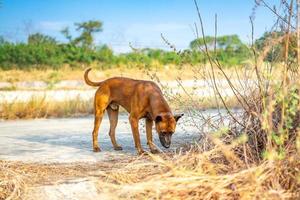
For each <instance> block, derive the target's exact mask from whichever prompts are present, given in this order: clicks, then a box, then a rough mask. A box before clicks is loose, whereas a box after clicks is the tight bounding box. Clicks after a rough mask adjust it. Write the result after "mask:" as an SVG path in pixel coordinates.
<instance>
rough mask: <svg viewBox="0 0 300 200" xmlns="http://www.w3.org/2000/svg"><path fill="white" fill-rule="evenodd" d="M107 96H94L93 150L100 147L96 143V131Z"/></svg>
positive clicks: (106, 102) (95, 150) (97, 150)
mask: <svg viewBox="0 0 300 200" xmlns="http://www.w3.org/2000/svg"><path fill="white" fill-rule="evenodd" d="M108 99H109V98H108V96H107V95H101V94H97V93H96V96H95V105H94V106H95V121H94V130H93V151H94V152H99V151H101V150H100V147H99V144H98V131H99V127H100V124H101V121H102V118H103V114H104V111H105V109H106V107H107V105H108Z"/></svg>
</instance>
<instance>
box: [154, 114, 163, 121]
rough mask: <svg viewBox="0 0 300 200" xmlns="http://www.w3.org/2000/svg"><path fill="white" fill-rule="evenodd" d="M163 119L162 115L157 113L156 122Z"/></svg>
mask: <svg viewBox="0 0 300 200" xmlns="http://www.w3.org/2000/svg"><path fill="white" fill-rule="evenodd" d="M161 121H162V116H160V115H157V116H156V118H155V123H158V122H161Z"/></svg>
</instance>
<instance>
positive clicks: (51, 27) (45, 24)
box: [38, 21, 72, 31]
mask: <svg viewBox="0 0 300 200" xmlns="http://www.w3.org/2000/svg"><path fill="white" fill-rule="evenodd" d="M70 25H72V23H70V22H67V21H41V22H39V23H38V27H39V28H40V29H42V30H46V31H61V30H62V29H63V28H65V27H67V26H70Z"/></svg>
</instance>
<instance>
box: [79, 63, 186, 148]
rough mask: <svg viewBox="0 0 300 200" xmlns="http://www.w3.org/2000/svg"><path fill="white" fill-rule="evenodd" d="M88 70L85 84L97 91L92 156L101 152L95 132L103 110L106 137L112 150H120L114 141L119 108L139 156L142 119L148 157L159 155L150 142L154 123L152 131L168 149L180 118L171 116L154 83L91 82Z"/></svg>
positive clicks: (118, 80) (132, 80) (119, 78)
mask: <svg viewBox="0 0 300 200" xmlns="http://www.w3.org/2000/svg"><path fill="white" fill-rule="evenodd" d="M90 70H91V68H89V69H87V70H86V71H85V73H84V80H85V82H86V84H88V85H90V86H98V87H99V88H98V90H97V91H96V94H95V99H94V107H95V122H94V130H93V150H94V152H99V151H100V148H99V145H98V129H99V126H100V123H101V121H102V117H103V114H104V112H105V110H107V113H108V117H109V121H110V130H109V136H110V138H111V142H112V144H113V147H114V149H115V150H122V147H121V146H119V145H118V144H117V142H116V138H115V129H116V126H117V122H118V111H119V106H122V107H123V108H125V109H126V110H127V111H128V113H130V115H129V121H130V125H131V130H132V134H133V138H134V143H135V148H136V149H137V151H138V154H142V153H144V150H143V149H142V146H141V142H140V135H139V129H138V121H139V119H141V118H146V135H147V144H148V145H149V148H150V151H151V153H157V152H158V150H157V149H156V148H155V145H154V144H153V142H152V125H153V121H155V128H156V131H157V133H158V135H159V139H160V142H161V144H162V145H163V146H164V147H165V148H169V147H170V144H171V137H172V134H173V133H174V132H175V127H176V123H177V121H178V119H179V118H180V117H182V116H183V114H180V115H173V114H172V112H171V109H170V107H169V105H168V103H167V102H166V100H165V99H164V97H163V94H162V92H161V90H160V88H159V87H158V86H157V85H156V84H155V83H154V82H152V81H143V80H134V79H130V78H121V77H115V78H110V79H107V80H105V81H101V82H92V81H91V80H90V79H89V78H88V73H89V71H90Z"/></svg>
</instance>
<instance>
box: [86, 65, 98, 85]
mask: <svg viewBox="0 0 300 200" xmlns="http://www.w3.org/2000/svg"><path fill="white" fill-rule="evenodd" d="M91 70H92V68H88V69H87V70H85V72H84V81H85V83H86V84H88V85H90V86H100V84H101V83H102V82H93V81H91V80H90V79H89V76H88V75H89V72H90V71H91Z"/></svg>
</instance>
